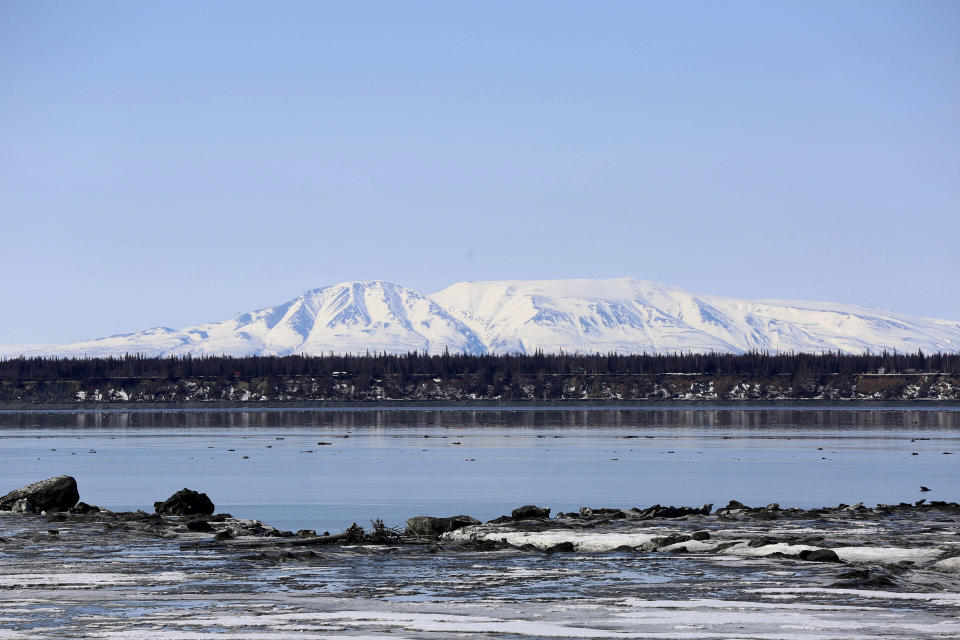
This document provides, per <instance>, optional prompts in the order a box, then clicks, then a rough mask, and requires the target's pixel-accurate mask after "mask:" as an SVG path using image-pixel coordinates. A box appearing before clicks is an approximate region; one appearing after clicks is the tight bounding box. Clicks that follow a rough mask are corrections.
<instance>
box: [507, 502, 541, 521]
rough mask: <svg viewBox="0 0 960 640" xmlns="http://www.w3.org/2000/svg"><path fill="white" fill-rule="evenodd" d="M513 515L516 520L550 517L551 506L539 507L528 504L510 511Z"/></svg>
mask: <svg viewBox="0 0 960 640" xmlns="http://www.w3.org/2000/svg"><path fill="white" fill-rule="evenodd" d="M510 515H511V517H513V519H514V520H532V519H533V518H549V517H550V507H538V506H536V505H532V504H527V505H524V506H522V507H518V508H516V509H514V510H513V511H512V512H510Z"/></svg>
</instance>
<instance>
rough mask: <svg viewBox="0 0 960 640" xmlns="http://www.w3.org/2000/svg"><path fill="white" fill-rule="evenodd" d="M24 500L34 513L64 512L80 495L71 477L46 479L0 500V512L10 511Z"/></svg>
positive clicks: (12, 492)
mask: <svg viewBox="0 0 960 640" xmlns="http://www.w3.org/2000/svg"><path fill="white" fill-rule="evenodd" d="M24 499H25V500H26V501H27V503H29V505H30V507H31V509H32V510H33V511H34V512H40V511H66V510H67V509H69V508H70V507H72V506H73V505H75V504H77V501H78V500H80V493H79V492H78V491H77V481H76V480H75V479H74V478H72V477H71V476H56V477H54V478H47V479H46V480H40V481H39V482H34V483H33V484H28V485H27V486H25V487H23V488H21V489H17V490H15V491H11V492H10V493H8V494H7V495H5V496H3V497H2V498H0V511H11V510H12V509H13V506H14V504H16V503H17V502H18V501H20V500H24ZM21 504H22V503H21Z"/></svg>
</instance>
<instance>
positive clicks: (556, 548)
mask: <svg viewBox="0 0 960 640" xmlns="http://www.w3.org/2000/svg"><path fill="white" fill-rule="evenodd" d="M544 551H546V552H547V553H572V552H574V551H576V547H574V545H573V543H572V542H570V541H566V542H558V543H557V544H555V545H553V546H552V547H547V548H546V549H544Z"/></svg>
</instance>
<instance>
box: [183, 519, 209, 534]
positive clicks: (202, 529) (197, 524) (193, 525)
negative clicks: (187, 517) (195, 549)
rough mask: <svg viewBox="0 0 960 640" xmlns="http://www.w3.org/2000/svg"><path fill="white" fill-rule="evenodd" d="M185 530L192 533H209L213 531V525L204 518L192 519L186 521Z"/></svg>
mask: <svg viewBox="0 0 960 640" xmlns="http://www.w3.org/2000/svg"><path fill="white" fill-rule="evenodd" d="M187 531H193V532H194V533H210V532H211V531H213V527H211V526H210V523H209V522H207V521H205V520H194V521H193V522H188V523H187Z"/></svg>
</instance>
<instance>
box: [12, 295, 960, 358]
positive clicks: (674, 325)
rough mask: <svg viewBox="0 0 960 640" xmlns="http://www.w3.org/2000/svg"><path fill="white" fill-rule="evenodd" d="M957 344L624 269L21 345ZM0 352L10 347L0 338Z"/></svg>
mask: <svg viewBox="0 0 960 640" xmlns="http://www.w3.org/2000/svg"><path fill="white" fill-rule="evenodd" d="M917 349H923V350H924V351H927V352H938V351H942V352H957V351H960V322H949V321H945V320H934V319H926V318H916V317H912V316H907V315H902V314H896V313H891V312H886V311H878V310H873V309H867V308H864V307H859V306H855V305H844V304H839V303H817V302H790V301H783V300H761V301H752V300H740V299H733V298H724V297H721V296H710V295H696V294H692V293H689V292H686V291H684V290H683V289H680V288H679V287H675V286H672V285H666V284H661V283H658V282H653V281H650V280H640V279H637V278H632V277H622V278H609V279H585V278H573V279H566V280H503V281H480V282H458V283H456V284H453V285H451V286H449V287H447V288H446V289H443V290H441V291H438V292H436V293H434V294H431V295H430V296H426V295H424V294H422V293H420V292H419V291H416V290H413V289H410V288H408V287H404V286H402V285H399V284H396V283H394V282H389V281H386V280H369V281H347V282H340V283H336V284H332V285H328V286H325V287H320V288H317V289H309V290H307V291H304V292H303V293H301V294H300V295H299V296H297V297H296V298H294V299H292V300H289V301H287V302H285V303H283V304H281V305H277V306H274V307H266V308H262V309H259V310H257V311H251V312H248V313H243V314H240V315H238V316H236V317H235V318H233V319H232V320H227V321H224V322H217V323H211V324H204V325H194V326H190V327H186V328H184V329H180V330H174V329H168V328H166V327H156V328H152V329H144V330H141V331H137V332H133V333H128V334H122V335H116V336H110V337H108V338H101V339H99V340H89V341H85V342H80V343H75V344H69V345H62V346H38V347H37V348H36V349H35V350H30V351H27V350H23V351H21V352H22V353H25V354H31V355H61V356H70V355H73V356H84V355H89V356H102V355H122V354H124V353H142V354H144V355H151V356H173V355H182V354H186V353H192V354H229V355H237V356H239V355H250V354H263V355H274V354H276V355H284V354H291V353H306V354H325V353H330V352H336V353H366V352H371V353H379V352H384V351H385V352H388V353H404V352H407V351H421V352H430V353H441V352H443V351H445V350H449V351H450V352H453V353H461V352H462V353H487V352H492V353H510V352H526V353H532V352H533V351H535V350H542V351H545V352H556V351H560V350H563V351H565V352H589V353H597V352H600V353H607V352H618V353H641V352H646V353H656V352H673V351H695V352H710V351H722V352H733V353H739V352H744V351H749V350H764V351H772V352H777V351H779V352H791V351H792V352H821V351H826V350H830V351H838V350H839V351H843V352H847V353H862V352H864V351H874V352H876V351H881V350H888V351H893V350H897V351H904V352H913V351H916V350H917ZM0 353H7V354H10V353H13V351H11V350H10V349H9V348H4V347H2V346H0Z"/></svg>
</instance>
